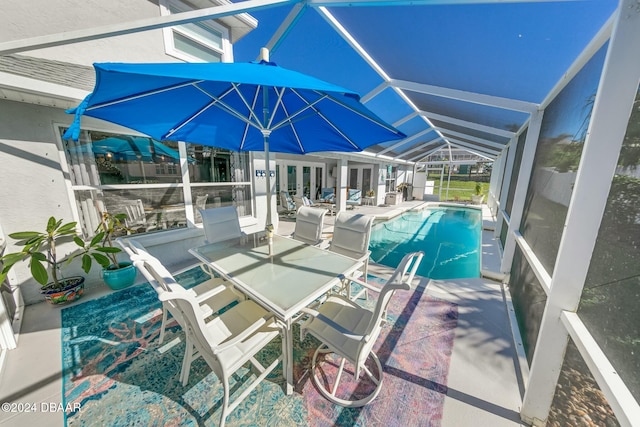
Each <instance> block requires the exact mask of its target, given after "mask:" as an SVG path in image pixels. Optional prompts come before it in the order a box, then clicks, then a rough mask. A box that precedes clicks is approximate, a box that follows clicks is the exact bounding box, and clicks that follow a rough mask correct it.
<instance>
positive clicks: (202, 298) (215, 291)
mask: <svg viewBox="0 0 640 427" xmlns="http://www.w3.org/2000/svg"><path fill="white" fill-rule="evenodd" d="M209 280H216V279H209ZM226 290H227V285H225V284H224V281H223V280H222V279H220V284H219V285H218V286H216V287H215V288H213V289H209V290H208V291H206V292H203V293H201V294H196V293H195V292H194V291H193V289H187V292H190V293H192V294H193V296H194V297H195V298H196V301H198V302H200V303H201V302H203V301H206V300H208V299H209V298H211V297H214V296H216V295H218V294H219V293H222V292H224V291H226Z"/></svg>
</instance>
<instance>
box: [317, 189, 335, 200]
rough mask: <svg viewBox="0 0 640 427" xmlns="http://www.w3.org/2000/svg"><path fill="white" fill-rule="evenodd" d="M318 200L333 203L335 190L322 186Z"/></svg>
mask: <svg viewBox="0 0 640 427" xmlns="http://www.w3.org/2000/svg"><path fill="white" fill-rule="evenodd" d="M320 202H323V203H332V204H333V203H335V202H336V192H335V191H334V190H333V188H323V189H322V193H321V196H320Z"/></svg>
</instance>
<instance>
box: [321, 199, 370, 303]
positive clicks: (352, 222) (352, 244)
mask: <svg viewBox="0 0 640 427" xmlns="http://www.w3.org/2000/svg"><path fill="white" fill-rule="evenodd" d="M373 219H374V218H373V217H372V216H368V215H362V214H354V213H348V212H344V211H343V212H339V213H338V215H337V216H336V221H335V225H334V227H333V237H332V239H331V245H330V246H329V250H330V251H332V252H336V253H339V254H341V255H345V256H348V257H350V258H355V259H358V260H362V261H363V262H364V267H363V269H362V271H361V272H357V273H356V275H354V276H351V277H347V278H345V280H344V281H343V282H344V287H345V290H346V292H347V296H348V297H349V298H352V299H356V298H359V297H360V296H362V295H364V296H365V298H366V297H367V292H366V291H367V290H366V288H363V289H362V290H360V291H359V292H358V293H357V294H356V295H353V296H352V295H351V279H352V278H358V277H360V276H362V277H363V280H364V281H365V282H366V281H367V274H368V272H369V255H371V251H370V250H369V240H370V239H371V226H372V224H373Z"/></svg>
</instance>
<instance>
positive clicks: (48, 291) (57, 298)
mask: <svg viewBox="0 0 640 427" xmlns="http://www.w3.org/2000/svg"><path fill="white" fill-rule="evenodd" d="M60 283H62V284H63V286H62V287H61V288H58V287H53V286H54V283H53V282H51V283H48V284H47V285H46V286H44V287H43V288H42V290H41V291H40V293H41V294H42V295H43V296H44V299H45V300H47V301H49V302H50V303H51V304H54V305H58V304H66V303H69V302H72V301H75V300H77V299H79V298H80V297H81V296H82V294H84V277H82V276H73V277H67V278H65V279H61V280H60Z"/></svg>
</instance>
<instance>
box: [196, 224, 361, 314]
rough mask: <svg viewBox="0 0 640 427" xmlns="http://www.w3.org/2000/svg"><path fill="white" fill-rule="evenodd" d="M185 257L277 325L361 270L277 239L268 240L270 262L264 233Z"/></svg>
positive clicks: (353, 262)
mask: <svg viewBox="0 0 640 427" xmlns="http://www.w3.org/2000/svg"><path fill="white" fill-rule="evenodd" d="M190 252H191V253H192V254H193V255H195V256H196V257H197V258H199V259H200V260H201V261H203V262H206V263H208V264H209V265H211V267H213V268H214V269H215V270H216V271H218V272H219V273H220V274H222V275H223V276H224V277H226V278H227V279H229V280H231V281H232V282H233V283H234V284H235V285H236V286H237V287H238V288H240V289H241V290H242V291H243V292H245V293H247V294H248V295H250V296H252V297H253V298H255V299H256V301H258V302H262V303H263V304H264V305H266V306H268V308H269V309H271V310H272V311H273V312H274V313H275V314H276V315H278V316H279V317H281V318H282V319H289V318H291V317H292V316H293V315H294V314H295V313H297V312H298V311H299V310H300V309H301V308H303V307H305V306H307V305H308V304H309V303H311V302H312V301H313V300H315V299H316V298H318V297H320V296H321V295H322V294H324V293H325V292H327V291H328V290H329V289H331V287H333V286H335V285H337V284H339V281H340V278H341V277H342V276H343V275H346V274H349V273H352V272H353V271H354V270H356V269H357V268H359V267H360V266H361V265H362V263H361V262H360V261H358V260H355V259H352V258H348V257H345V256H343V255H339V254H336V253H333V252H329V251H327V250H324V249H320V248H317V247H314V246H309V245H307V244H304V243H301V242H298V241H297V240H293V239H290V238H286V237H282V236H278V235H274V236H273V255H272V256H271V257H270V256H269V248H268V240H267V238H266V234H265V232H260V233H256V234H251V235H248V236H244V237H242V238H238V239H233V240H228V241H224V242H219V243H212V244H206V245H203V246H199V247H197V248H194V249H191V250H190Z"/></svg>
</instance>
